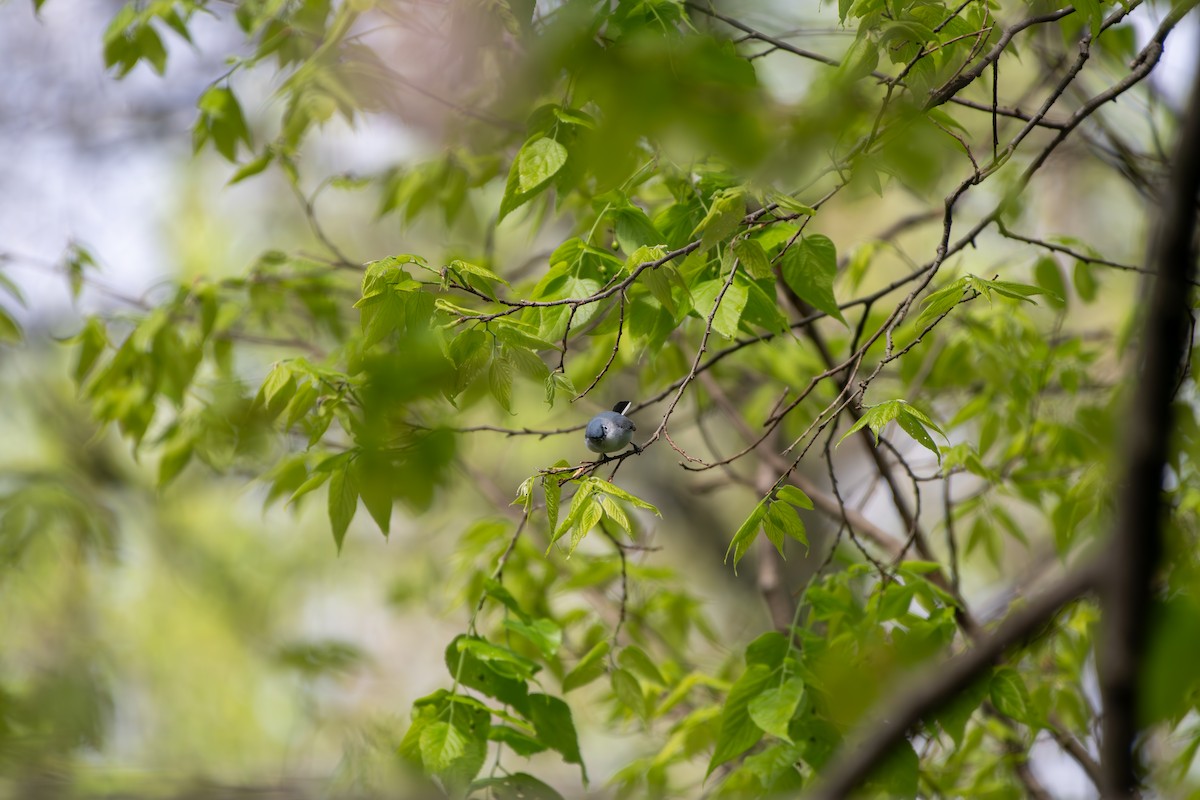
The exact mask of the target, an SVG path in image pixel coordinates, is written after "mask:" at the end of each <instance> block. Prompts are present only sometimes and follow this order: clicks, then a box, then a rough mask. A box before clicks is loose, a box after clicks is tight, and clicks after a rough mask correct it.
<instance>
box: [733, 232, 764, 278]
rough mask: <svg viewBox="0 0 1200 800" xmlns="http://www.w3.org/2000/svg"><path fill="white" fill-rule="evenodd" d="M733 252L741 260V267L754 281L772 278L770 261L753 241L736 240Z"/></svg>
mask: <svg viewBox="0 0 1200 800" xmlns="http://www.w3.org/2000/svg"><path fill="white" fill-rule="evenodd" d="M733 252H734V253H736V254H737V257H738V258H739V259H741V262H742V266H744V267H745V268H746V272H747V273H748V274H749V275H750V277H752V278H755V279H760V278H772V277H774V272H772V270H771V261H770V259H768V258H767V253H766V251H765V250H763V247H762V245H761V244H759V243H758V242H756V241H754V240H753V239H738V240H737V241H736V242H734V243H733Z"/></svg>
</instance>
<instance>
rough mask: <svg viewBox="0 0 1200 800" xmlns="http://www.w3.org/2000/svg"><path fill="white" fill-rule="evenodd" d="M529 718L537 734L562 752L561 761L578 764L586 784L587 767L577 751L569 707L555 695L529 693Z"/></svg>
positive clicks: (577, 745)
mask: <svg viewBox="0 0 1200 800" xmlns="http://www.w3.org/2000/svg"><path fill="white" fill-rule="evenodd" d="M529 719H530V721H531V722H533V728H534V730H535V731H537V736H538V738H539V739H541V740H542V741H543V742H545V743H546V744H548V745H550V747H552V748H553V749H555V750H557V751H558V752H559V753H561V754H562V757H563V761H565V762H567V763H568V764H578V765H579V769H580V771H581V772H582V773H583V783H584V785H585V786H586V785H587V769H586V768H584V766H583V756H582V755H580V753H579V737H578V735H577V734H576V733H575V723H574V721H572V719H571V708H570V706H568V705H567V704H566V703H564V702H563V701H562V700H560V699H559V698H557V697H550V696H549V695H544V694H531V695H529Z"/></svg>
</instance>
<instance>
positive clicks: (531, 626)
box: [504, 617, 562, 658]
mask: <svg viewBox="0 0 1200 800" xmlns="http://www.w3.org/2000/svg"><path fill="white" fill-rule="evenodd" d="M504 627H505V628H507V629H508V630H510V631H513V632H514V633H519V634H520V635H521V636H524V637H525V638H526V639H528V640H529V641H530V642H531V643H532V644H533V646H534V647H536V648H537V649H538V650H539V651H541V654H542V655H543V656H545V657H546V658H554V655H555V654H556V653H557V652H558V648H559V647H561V646H562V628H560V627H559V626H558V623H556V622H555V621H554V620H551V619H544V618H538V619H533V620H530V621H529V622H524V621H522V620H519V619H512V618H511V617H510V618H508V619H506V620H504Z"/></svg>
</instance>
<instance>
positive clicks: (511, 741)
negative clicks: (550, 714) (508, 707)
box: [476, 725, 549, 785]
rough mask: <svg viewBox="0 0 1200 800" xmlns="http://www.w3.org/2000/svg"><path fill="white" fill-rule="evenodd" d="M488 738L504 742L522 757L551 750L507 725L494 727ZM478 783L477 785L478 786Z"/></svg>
mask: <svg viewBox="0 0 1200 800" xmlns="http://www.w3.org/2000/svg"><path fill="white" fill-rule="evenodd" d="M488 738H489V739H491V740H492V741H493V742H502V743H503V744H506V745H508V746H509V747H510V748H512V750H513V752H514V753H516V754H517V755H520V756H531V755H533V754H534V753H541V752H544V751H546V750H548V749H549V745H546V744H543V743H542V742H539V741H538V740H537V739H534V738H533V737H532V736H528V735H526V734H524V733H522V732H521V731H519V730H517V729H516V728H510V727H509V726H507V725H493V726H492V728H491V730H489V731H488ZM478 783H479V782H478V781H476V784H477V785H478Z"/></svg>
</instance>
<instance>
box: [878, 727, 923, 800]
mask: <svg viewBox="0 0 1200 800" xmlns="http://www.w3.org/2000/svg"><path fill="white" fill-rule="evenodd" d="M920 769H921V759H920V758H919V757H918V756H917V751H916V750H914V749H913V746H912V743H911V742H909V741H908V740H907V739H904V740H902V741H900V742H899V743H898V744H897V745H896V746H895V747H894V748H893V749H892V750H891V752H890V753H888V755H887V757H886V758H884V759H883V761H882V762H880V764H879V766H877V767H875V769H873V770H871V772H870V774H869V775H868V776H867V782H868V784H869V785H870V786H872V787H874V788H876V790H878V791H881V792H883V794H884V795H885V796H887V797H889V798H904V799H905V800H913V798H915V797H916V796H917V782H918V778H919V777H920Z"/></svg>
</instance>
